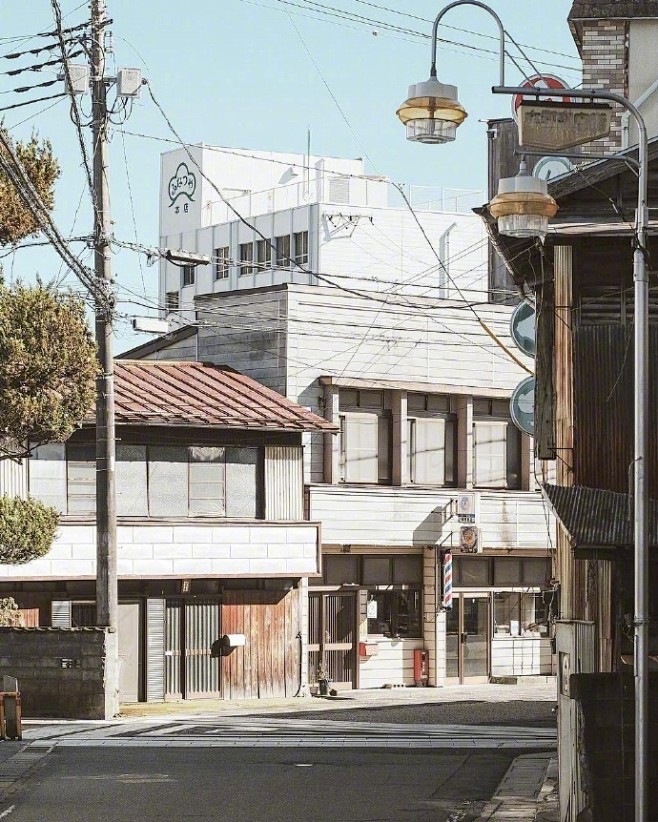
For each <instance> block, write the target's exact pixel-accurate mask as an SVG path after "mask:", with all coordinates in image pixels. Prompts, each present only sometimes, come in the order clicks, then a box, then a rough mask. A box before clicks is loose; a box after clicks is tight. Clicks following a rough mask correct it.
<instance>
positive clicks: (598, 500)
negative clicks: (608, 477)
mask: <svg viewBox="0 0 658 822" xmlns="http://www.w3.org/2000/svg"><path fill="white" fill-rule="evenodd" d="M542 491H543V494H544V496H545V497H546V499H547V500H548V502H549V504H550V506H551V508H552V509H553V512H554V513H555V516H556V517H557V518H558V519H559V520H560V522H561V523H562V525H563V527H564V528H565V530H566V531H567V533H568V534H569V537H570V538H571V541H572V544H573V547H574V548H587V547H593V548H622V547H630V546H632V545H633V543H634V539H633V505H632V502H633V500H632V497H629V495H628V494H618V493H616V492H614V491H605V490H603V489H601V488H585V487H584V486H582V485H576V486H573V487H571V488H567V487H565V486H562V485H548V484H546V485H544V486H543V488H542ZM649 545H650V546H651V547H652V548H653V547H656V546H658V502H656V501H655V500H651V501H650V502H649Z"/></svg>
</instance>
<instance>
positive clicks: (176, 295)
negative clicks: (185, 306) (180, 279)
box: [165, 290, 180, 314]
mask: <svg viewBox="0 0 658 822" xmlns="http://www.w3.org/2000/svg"><path fill="white" fill-rule="evenodd" d="M165 311H166V312H167V314H170V313H171V312H172V311H180V291H179V290H176V291H166V292H165Z"/></svg>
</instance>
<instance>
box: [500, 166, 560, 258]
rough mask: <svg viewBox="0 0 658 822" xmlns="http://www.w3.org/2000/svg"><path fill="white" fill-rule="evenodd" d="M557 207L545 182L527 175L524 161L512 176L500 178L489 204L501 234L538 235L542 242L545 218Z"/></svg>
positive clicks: (509, 235) (554, 212) (544, 235)
mask: <svg viewBox="0 0 658 822" xmlns="http://www.w3.org/2000/svg"><path fill="white" fill-rule="evenodd" d="M557 210H558V205H557V203H556V202H555V200H554V199H553V198H552V197H551V195H550V194H549V193H548V183H547V182H546V180H540V179H538V178H537V177H533V176H532V175H530V174H528V169H527V166H526V162H525V160H522V161H521V166H520V168H519V173H518V174H517V175H516V177H503V178H502V179H501V180H500V182H499V183H498V194H497V195H496V196H495V197H494V198H493V200H492V201H491V202H490V203H489V211H490V212H491V216H492V217H494V218H495V219H497V220H498V231H500V233H501V234H506V235H507V236H508V237H517V238H519V239H520V238H525V237H539V239H540V240H541V241H542V242H543V241H544V238H545V237H546V234H547V232H548V220H549V218H550V217H554V216H555V215H556V213H557Z"/></svg>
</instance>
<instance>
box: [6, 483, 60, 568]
mask: <svg viewBox="0 0 658 822" xmlns="http://www.w3.org/2000/svg"><path fill="white" fill-rule="evenodd" d="M58 525H59V514H58V513H57V511H56V510H55V509H54V508H50V507H49V506H47V505H44V504H43V503H42V502H39V501H38V500H35V499H21V498H20V497H0V563H2V564H7V565H23V564H24V563H26V562H30V561H31V560H33V559H38V558H39V557H42V556H44V555H45V554H47V553H48V551H50V549H51V547H52V544H53V540H54V539H55V534H56V532H57V526H58Z"/></svg>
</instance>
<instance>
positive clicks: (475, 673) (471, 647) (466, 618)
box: [446, 594, 490, 684]
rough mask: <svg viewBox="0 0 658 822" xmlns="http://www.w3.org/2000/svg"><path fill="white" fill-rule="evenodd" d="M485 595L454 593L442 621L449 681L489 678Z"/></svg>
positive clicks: (487, 603) (487, 620)
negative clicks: (444, 624)
mask: <svg viewBox="0 0 658 822" xmlns="http://www.w3.org/2000/svg"><path fill="white" fill-rule="evenodd" d="M489 611H490V598H489V597H488V596H470V595H468V594H455V595H454V597H453V600H452V609H451V610H449V611H448V618H447V624H446V678H447V679H448V680H449V681H452V682H459V683H460V684H461V683H463V682H488V681H489V647H490V636H489V635H490V630H489Z"/></svg>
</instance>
